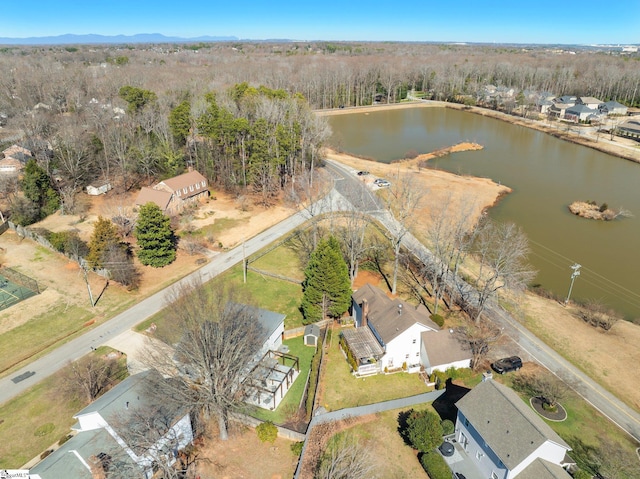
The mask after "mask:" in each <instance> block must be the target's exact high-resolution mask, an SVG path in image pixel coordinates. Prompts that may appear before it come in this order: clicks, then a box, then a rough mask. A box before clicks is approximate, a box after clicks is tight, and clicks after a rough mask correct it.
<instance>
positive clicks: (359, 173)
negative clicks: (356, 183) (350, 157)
mask: <svg viewBox="0 0 640 479" xmlns="http://www.w3.org/2000/svg"><path fill="white" fill-rule="evenodd" d="M368 174H369V172H368V171H358V176H367V175H368Z"/></svg>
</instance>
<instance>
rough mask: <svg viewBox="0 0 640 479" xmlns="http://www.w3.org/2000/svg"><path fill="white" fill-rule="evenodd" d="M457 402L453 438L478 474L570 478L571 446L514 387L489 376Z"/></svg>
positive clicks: (523, 478)
mask: <svg viewBox="0 0 640 479" xmlns="http://www.w3.org/2000/svg"><path fill="white" fill-rule="evenodd" d="M456 406H457V408H458V416H457V419H456V426H455V438H456V441H457V443H458V444H459V446H460V447H462V449H463V450H464V452H465V453H466V455H467V456H468V457H469V458H470V459H471V461H472V462H473V464H474V466H475V469H477V471H478V473H479V474H478V476H479V477H488V478H492V479H513V478H516V477H517V478H518V479H569V478H570V477H571V476H570V475H569V474H568V473H567V472H566V471H565V469H564V467H569V466H570V465H573V464H575V463H574V462H573V461H572V460H571V458H570V457H569V456H568V455H567V453H568V452H569V451H570V450H571V447H569V445H568V444H567V443H566V442H565V441H564V440H563V439H562V438H561V437H560V436H558V434H556V433H555V432H554V431H553V429H551V427H549V425H548V424H547V423H545V422H544V420H543V419H542V418H540V416H538V415H537V413H536V412H535V411H534V410H533V409H531V408H530V407H529V406H528V405H527V404H525V403H524V402H523V401H522V399H520V397H519V396H518V395H517V394H516V393H515V392H514V391H513V390H511V389H510V388H508V387H506V386H504V385H502V384H500V383H498V382H496V381H494V380H492V379H487V380H485V381H483V382H481V383H480V384H479V385H478V386H476V387H475V388H473V389H472V390H471V391H470V392H469V393H467V394H466V395H465V396H464V397H463V398H462V399H460V400H459V401H458V402H457V403H456Z"/></svg>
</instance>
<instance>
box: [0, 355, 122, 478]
mask: <svg viewBox="0 0 640 479" xmlns="http://www.w3.org/2000/svg"><path fill="white" fill-rule="evenodd" d="M109 351H112V350H111V348H107V347H103V348H98V350H97V351H96V352H95V353H94V354H100V355H102V354H107V353H108V352H109ZM122 360H123V361H124V360H125V359H124V357H123V359H122ZM65 369H66V368H65ZM125 371H126V369H125ZM64 373H65V370H64V369H63V370H61V371H60V372H59V373H58V374H55V375H53V376H50V377H48V378H47V379H45V380H43V381H41V382H39V383H38V384H36V385H35V386H34V387H32V388H31V389H29V390H28V391H26V392H25V393H23V394H21V395H20V396H18V397H16V398H14V399H12V400H10V401H9V402H7V403H5V404H3V405H2V406H0V469H19V468H20V467H21V466H23V465H24V464H26V463H27V462H28V461H30V460H31V459H33V458H34V457H36V456H37V455H39V454H40V453H42V452H43V451H44V450H46V449H47V448H48V447H49V446H51V445H52V444H54V443H55V442H57V441H58V440H59V439H60V438H62V437H63V436H64V435H66V434H68V433H69V430H70V428H71V426H72V425H73V424H74V423H75V422H76V420H75V419H73V415H74V414H75V413H77V412H78V411H80V410H81V409H82V408H84V407H85V406H86V404H83V403H82V402H81V401H79V400H75V399H68V398H67V397H65V395H63V394H62V393H61V392H60V387H59V385H60V380H61V379H60V378H61V376H62V375H64Z"/></svg>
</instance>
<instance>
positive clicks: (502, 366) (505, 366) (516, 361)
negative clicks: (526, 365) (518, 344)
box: [491, 356, 522, 374]
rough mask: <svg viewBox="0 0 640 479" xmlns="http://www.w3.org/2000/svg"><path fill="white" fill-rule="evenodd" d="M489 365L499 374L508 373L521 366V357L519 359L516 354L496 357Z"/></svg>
mask: <svg viewBox="0 0 640 479" xmlns="http://www.w3.org/2000/svg"><path fill="white" fill-rule="evenodd" d="M491 367H492V368H493V370H494V371H495V372H497V373H499V374H504V373H508V372H509V371H517V370H518V369H520V368H521V367H522V359H520V358H519V357H518V356H511V357H510V358H502V359H498V360H497V361H496V362H495V363H493V364H492V365H491Z"/></svg>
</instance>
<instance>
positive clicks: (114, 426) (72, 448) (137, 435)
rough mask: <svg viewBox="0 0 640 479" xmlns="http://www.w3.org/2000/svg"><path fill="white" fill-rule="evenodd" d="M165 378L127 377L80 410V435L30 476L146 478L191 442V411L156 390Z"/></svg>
mask: <svg viewBox="0 0 640 479" xmlns="http://www.w3.org/2000/svg"><path fill="white" fill-rule="evenodd" d="M162 381H167V379H164V378H162V376H161V375H160V374H159V373H158V372H156V371H154V370H148V371H145V372H142V373H139V374H136V375H134V376H129V377H128V378H127V379H125V380H124V381H122V382H121V383H120V384H118V385H117V386H115V387H114V388H113V389H111V390H109V391H108V392H106V393H105V394H103V395H102V396H100V397H99V398H98V399H96V400H95V401H94V402H93V403H91V404H90V405H88V406H87V407H85V408H84V409H82V410H81V411H80V412H78V413H77V414H76V415H75V416H74V418H75V419H77V420H78V422H77V424H75V425H74V426H73V427H72V430H73V431H75V432H76V434H75V435H74V436H73V437H72V438H71V439H69V440H68V441H67V442H65V443H64V444H63V445H62V446H60V448H59V449H57V450H55V451H54V452H53V453H51V454H50V455H48V456H47V457H46V458H45V459H44V460H42V461H41V462H40V463H38V464H37V465H36V466H35V467H33V468H32V469H31V470H30V477H31V478H32V479H60V478H65V479H85V478H86V479H93V478H95V477H105V476H107V475H108V476H113V477H145V478H147V479H148V478H151V477H152V476H153V474H154V465H157V464H160V463H162V464H166V465H169V466H170V465H171V464H173V463H174V462H175V461H176V457H177V454H178V452H179V451H180V450H182V449H184V448H185V447H186V446H187V445H188V444H190V443H191V442H192V441H193V430H192V427H191V418H190V414H189V412H188V411H186V410H185V409H184V408H183V407H182V406H180V405H179V404H177V403H173V402H172V401H171V400H170V399H169V398H166V397H161V396H160V395H158V394H157V393H156V391H158V390H159V389H158V385H159V383H161V382H162Z"/></svg>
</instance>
